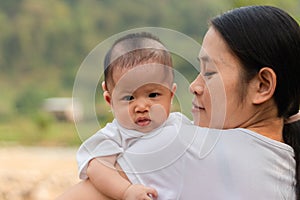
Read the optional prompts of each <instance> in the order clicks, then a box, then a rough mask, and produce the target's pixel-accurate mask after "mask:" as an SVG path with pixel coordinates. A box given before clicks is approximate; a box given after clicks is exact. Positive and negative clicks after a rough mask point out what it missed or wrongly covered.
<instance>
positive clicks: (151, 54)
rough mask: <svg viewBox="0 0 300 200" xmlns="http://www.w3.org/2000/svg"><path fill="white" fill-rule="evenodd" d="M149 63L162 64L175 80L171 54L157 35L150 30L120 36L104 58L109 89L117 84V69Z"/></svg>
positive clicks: (105, 76) (126, 68)
mask: <svg viewBox="0 0 300 200" xmlns="http://www.w3.org/2000/svg"><path fill="white" fill-rule="evenodd" d="M148 63H151V64H152V63H153V64H159V65H162V67H164V68H165V72H166V76H167V77H168V78H169V77H171V79H170V80H171V82H173V77H174V74H173V73H174V72H173V64H172V57H171V54H170V52H169V51H168V50H167V49H166V47H165V46H164V45H163V43H162V42H161V41H160V40H159V39H158V38H157V37H156V36H154V35H152V34H151V33H148V32H139V33H131V34H128V35H125V36H123V37H121V38H119V39H118V40H116V41H115V42H114V44H113V45H112V47H111V48H110V49H109V51H108V52H107V54H106V56H105V59H104V81H105V84H106V87H107V89H108V90H110V89H111V88H113V87H114V86H115V84H116V83H114V80H113V73H114V71H115V70H124V69H125V70H128V69H131V68H133V67H136V66H139V65H144V64H148ZM170 75H171V76H170ZM109 88H110V89H109Z"/></svg>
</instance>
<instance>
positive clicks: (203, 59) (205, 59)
mask: <svg viewBox="0 0 300 200" xmlns="http://www.w3.org/2000/svg"><path fill="white" fill-rule="evenodd" d="M197 60H198V61H199V62H200V61H202V62H210V61H211V59H210V57H209V56H206V55H203V56H198V57H197Z"/></svg>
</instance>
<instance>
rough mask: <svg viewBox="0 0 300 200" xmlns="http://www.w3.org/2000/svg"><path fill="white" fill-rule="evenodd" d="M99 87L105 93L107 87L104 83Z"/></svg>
mask: <svg viewBox="0 0 300 200" xmlns="http://www.w3.org/2000/svg"><path fill="white" fill-rule="evenodd" d="M101 86H102V90H103V91H107V86H106V84H105V81H102V83H101Z"/></svg>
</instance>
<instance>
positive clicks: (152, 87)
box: [110, 64, 176, 133]
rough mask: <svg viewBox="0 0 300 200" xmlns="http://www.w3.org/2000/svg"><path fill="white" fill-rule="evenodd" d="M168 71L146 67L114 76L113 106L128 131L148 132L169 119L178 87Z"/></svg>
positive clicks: (116, 116)
mask: <svg viewBox="0 0 300 200" xmlns="http://www.w3.org/2000/svg"><path fill="white" fill-rule="evenodd" d="M164 68H165V67H164V66H162V65H158V64H145V65H142V66H138V67H134V68H132V69H129V70H123V71H120V70H116V71H115V72H114V73H113V80H114V83H115V86H114V88H113V90H112V94H111V103H110V104H111V107H112V110H113V113H114V116H115V118H116V119H117V120H118V122H119V123H120V124H121V125H122V126H123V127H124V128H127V129H131V130H136V131H140V132H144V133H146V132H149V131H152V130H153V129H155V128H158V127H159V126H160V125H162V124H163V123H164V122H165V120H166V119H167V118H168V116H169V113H170V107H171V101H172V98H173V95H174V92H175V90H176V86H175V85H173V83H170V82H171V81H170V80H168V79H169V78H167V77H169V76H166V73H167V72H166V71H165V70H164Z"/></svg>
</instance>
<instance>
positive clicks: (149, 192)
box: [123, 184, 158, 200]
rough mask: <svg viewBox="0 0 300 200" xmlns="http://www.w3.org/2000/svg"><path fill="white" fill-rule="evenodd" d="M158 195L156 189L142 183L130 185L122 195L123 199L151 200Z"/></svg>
mask: <svg viewBox="0 0 300 200" xmlns="http://www.w3.org/2000/svg"><path fill="white" fill-rule="evenodd" d="M157 196H158V194H157V191H156V190H155V189H153V188H150V187H146V186H143V185H138V184H132V185H130V186H129V187H128V188H127V190H126V191H125V193H124V195H123V200H152V197H153V198H156V197H157Z"/></svg>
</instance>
